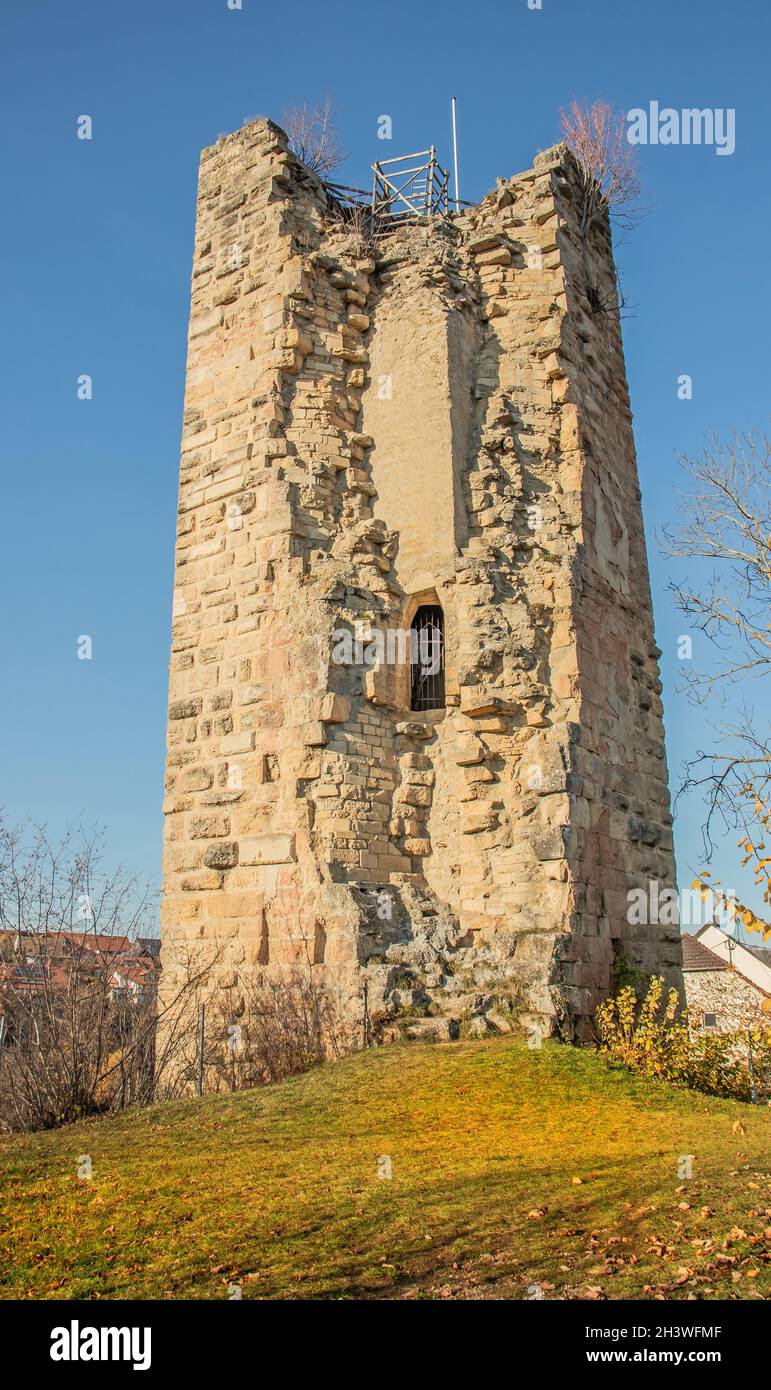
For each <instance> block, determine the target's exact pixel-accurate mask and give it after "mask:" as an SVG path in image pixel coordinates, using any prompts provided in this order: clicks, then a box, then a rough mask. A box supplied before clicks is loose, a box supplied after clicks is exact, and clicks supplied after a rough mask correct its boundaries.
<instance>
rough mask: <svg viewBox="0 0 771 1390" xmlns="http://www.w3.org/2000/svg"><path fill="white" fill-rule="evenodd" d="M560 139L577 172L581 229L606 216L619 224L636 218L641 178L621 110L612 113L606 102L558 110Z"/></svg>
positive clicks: (632, 221)
mask: <svg viewBox="0 0 771 1390" xmlns="http://www.w3.org/2000/svg"><path fill="white" fill-rule="evenodd" d="M560 116H561V118H562V138H563V140H564V141H565V144H566V145H567V146H568V149H570V150H571V151H572V153H573V154H574V155H575V158H576V161H577V163H578V167H579V170H580V173H581V190H582V206H581V220H580V230H581V233H582V235H584V236H585V235H586V233H587V232H588V231H589V229H590V227H591V226H592V225H594V224H596V223H599V222H602V221H604V219H605V217H611V218H613V220H614V221H616V222H617V223H618V224H619V225H621V226H626V227H629V226H631V225H633V224H634V222H636V221H637V219H638V218H639V216H640V210H639V209H638V208H635V207H634V203H635V202H636V201H637V199H638V198H639V196H640V192H641V187H642V184H641V180H640V172H639V165H638V160H637V154H636V152H635V150H634V148H633V147H632V146H631V145H630V144H629V141H628V140H627V132H626V121H625V117H624V114H623V112H614V110H613V108H612V107H611V106H609V105H608V103H607V102H605V101H595V102H594V103H593V104H592V105H591V106H586V105H581V104H580V103H579V102H577V101H575V100H574V101H572V102H571V103H570V109H569V110H568V111H564V110H560Z"/></svg>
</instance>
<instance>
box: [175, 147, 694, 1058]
mask: <svg viewBox="0 0 771 1390" xmlns="http://www.w3.org/2000/svg"><path fill="white" fill-rule="evenodd" d="M584 192H585V189H584V186H583V185H582V181H581V176H580V172H579V169H578V166H577V165H576V162H575V160H574V159H573V157H572V156H571V155H570V153H569V152H568V150H567V149H566V148H565V147H564V146H558V147H556V148H555V149H552V150H547V151H545V152H544V153H543V154H540V155H539V156H538V157H537V159H536V160H535V162H534V164H533V166H532V168H531V169H528V170H525V171H524V172H523V173H521V174H517V175H515V176H513V177H511V178H507V179H501V180H499V181H498V183H497V184H496V187H495V189H494V191H493V192H491V193H490V194H489V195H488V196H487V197H486V198H484V199H483V200H482V202H481V203H480V204H478V205H477V206H475V207H473V208H470V209H467V210H464V211H463V212H462V213H460V214H458V215H454V214H453V215H452V216H449V217H434V218H430V219H417V220H413V221H411V222H410V221H408V222H407V223H406V224H400V225H398V226H397V227H395V228H394V229H393V230H392V231H390V232H389V233H388V235H383V236H378V237H376V238H374V239H373V238H369V239H368V238H367V237H366V236H365V235H363V232H362V229H361V228H357V227H355V226H353V227H349V226H347V225H346V224H345V219H344V218H341V215H340V203H339V200H338V199H336V198H335V197H334V195H333V193H332V192H331V191H330V190H329V189H328V188H327V187H326V186H325V184H324V183H323V181H322V180H321V179H320V178H319V177H317V176H316V175H315V174H314V173H313V172H312V171H311V170H310V169H308V168H307V167H306V166H305V165H303V164H302V163H301V161H300V160H298V158H297V157H296V155H295V154H293V153H292V151H291V150H290V149H289V147H288V142H287V137H286V135H285V134H284V132H283V131H281V130H280V129H279V128H278V127H277V126H275V125H273V124H272V123H271V122H269V121H258V122H255V123H253V124H250V125H247V126H245V127H244V128H243V129H242V130H240V131H237V132H236V133H235V134H233V135H231V136H228V137H226V138H225V139H223V140H220V141H218V142H217V144H216V145H215V146H213V147H212V148H211V149H209V150H206V151H204V153H203V156H202V160H201V172H200V181H199V194H198V208H197V220H196V245H195V255H194V273H193V287H192V302H191V319H190V336H189V349H188V366H187V386H186V400H185V413H184V430H183V440H182V458H181V468H180V489H179V521H178V533H177V548H176V571H175V588H174V620H173V630H172V654H171V669H170V693H169V724H168V753H167V768H166V799H165V803H164V809H165V812H166V818H165V819H166V827H165V859H164V901H163V908H162V924H163V926H162V935H163V948H162V955H163V966H164V972H163V981H164V983H163V984H162V990H165V989H172V990H173V989H174V988H175V973H176V971H177V961H178V959H179V958H180V957H182V956H183V955H184V951H185V949H186V948H187V947H188V946H189V944H190V943H191V942H197V943H211V942H214V941H216V942H217V943H223V955H222V960H221V964H220V966H219V968H218V975H217V979H216V981H215V985H216V989H217V990H218V991H226V992H227V991H230V992H231V997H232V1009H231V1013H232V1018H233V1022H234V1023H236V1022H237V1019H238V1015H239V1010H240V1008H241V1004H242V999H241V991H240V988H239V980H241V979H243V977H244V974H245V973H246V972H248V971H249V970H250V969H252V968H254V969H259V970H261V971H265V972H267V973H268V974H269V975H276V976H280V975H281V974H282V972H286V971H291V970H293V969H296V968H297V967H298V966H301V967H302V968H303V969H305V968H307V969H308V970H309V971H311V972H312V975H313V978H314V981H315V982H316V983H317V984H318V986H319V987H320V988H322V989H324V990H326V991H327V992H328V994H329V997H330V999H332V1001H333V1003H334V1007H335V1010H336V1014H337V1016H338V1019H339V1020H340V1022H341V1024H342V1026H343V1027H344V1028H346V1029H347V1030H348V1032H349V1035H350V1038H351V1041H355V1040H357V1039H360V1038H361V1037H362V1036H363V1034H364V1032H365V1030H366V1029H368V1028H369V1027H372V1028H373V1029H374V1030H375V1033H376V1034H377V1031H378V1030H380V1033H381V1034H382V1035H383V1036H387V1035H388V1034H389V1030H390V1028H391V1025H392V1023H393V1019H394V1015H395V1014H400V1015H402V1016H405V1015H410V1014H411V1015H412V1027H413V1030H415V1029H417V1031H421V1030H423V1031H425V1032H426V1033H429V1032H433V1033H434V1034H435V1035H438V1036H441V1035H442V1032H443V1030H446V1032H445V1035H446V1036H453V1035H454V1034H456V1033H463V1032H466V1031H470V1030H472V1031H476V1032H480V1033H481V1032H484V1031H486V1030H488V1027H489V1028H497V1029H498V1031H502V1027H501V1021H502V1023H503V1025H504V1026H505V1025H506V1024H507V1023H508V1022H509V1021H510V1020H511V1019H513V1018H516V1019H517V1021H518V1022H520V1023H522V1024H524V1025H525V1026H526V1027H534V1026H538V1027H540V1028H542V1029H543V1030H544V1031H549V1030H559V1031H560V1032H561V1033H562V1035H563V1036H565V1037H568V1038H573V1039H582V1038H586V1037H590V1036H591V1019H592V1016H593V1013H594V1010H595V1008H596V1006H597V1005H598V1003H599V1002H600V1001H601V1000H602V999H603V998H605V997H606V996H607V994H608V993H609V991H610V988H611V981H612V973H613V968H614V960H615V959H616V956H617V946H618V945H619V943H620V944H621V946H623V949H624V953H625V955H626V956H627V957H628V959H629V962H630V965H631V966H632V967H633V968H634V969H636V970H637V971H639V972H640V974H641V976H642V977H649V976H650V975H652V974H661V975H663V976H664V977H665V978H666V980H667V983H668V984H672V985H674V986H675V987H679V986H680V984H681V979H680V946H679V933H678V932H677V930H676V928H672V927H667V926H664V925H661V924H658V923H647V922H646V923H642V922H641V923H636V924H631V923H630V922H629V921H628V920H627V894H628V892H629V891H630V889H632V888H636V887H638V886H639V885H640V884H646V883H648V882H649V881H651V880H655V881H656V882H658V883H659V884H660V885H661V886H662V888H664V887H667V886H670V885H673V884H674V881H675V870H674V859H673V852H672V829H671V816H670V811H669V797H668V785H667V768H666V757H665V750H664V740H663V725H662V703H661V683H660V679H659V672H658V656H659V652H658V648H657V647H656V646H655V643H654V637H653V621H652V613H651V603H650V592H649V583H648V570H647V560H646V549H645V538H644V534H643V525H642V515H641V509H640V495H639V487H638V479H637V470H636V463H635V455H634V442H633V436H632V429H631V412H630V407H629V400H628V393H627V386H626V375H625V368H624V360H623V350H622V344H621V334H620V324H619V316H618V309H617V306H616V296H615V269H614V263H613V255H612V245H611V234H610V227H609V224H608V221H607V218H606V217H604V216H603V217H597V218H594V219H592V221H591V225H589V226H586V227H584V226H583V225H582V218H581V214H580V208H581V206H582V199H583V195H584ZM598 295H599V297H600V299H601V301H602V304H603V305H607V306H609V307H607V308H606V309H604V310H603V312H601V313H599V312H597V310H596V303H595V300H596V298H597V296H598ZM429 610H430V611H431V612H433V613H437V612H439V613H441V616H442V623H441V629H442V633H443V652H444V670H443V672H442V676H443V683H442V684H443V693H442V698H443V701H444V703H443V705H442V706H441V707H436V708H431V709H428V710H426V709H419V708H412V694H411V692H412V683H411V681H410V671H409V669H407V667H406V666H405V664H404V663H402V664H400V663H399V662H398V661H396V662H394V661H390V660H389V659H388V658H387V657H386V658H385V659H382V658H378V659H376V660H374V661H364V662H357V661H355V660H354V661H353V662H345V661H343V662H339V661H336V660H335V657H334V653H335V651H336V650H337V641H336V638H337V636H338V635H339V633H340V632H341V631H344V632H348V633H350V635H351V638H352V639H353V647H354V649H355V647H356V640H357V639H362V640H363V643H364V646H365V647H368V646H369V644H371V645H372V647H373V649H375V650H377V651H380V652H382V651H385V652H386V653H387V652H388V650H389V644H388V640H387V639H388V637H389V635H393V634H394V633H396V634H400V635H402V636H405V635H407V636H408V635H409V634H410V632H411V631H412V630H413V624H414V623H415V622H419V616H420V614H421V612H422V613H423V614H425V613H426V612H427V611H429ZM378 639H380V640H378ZM492 1014H495V1015H497V1019H498V1022H496V1020H495V1019H494V1018H491V1015H492ZM437 1020H439V1021H437ZM441 1020H444V1022H441Z"/></svg>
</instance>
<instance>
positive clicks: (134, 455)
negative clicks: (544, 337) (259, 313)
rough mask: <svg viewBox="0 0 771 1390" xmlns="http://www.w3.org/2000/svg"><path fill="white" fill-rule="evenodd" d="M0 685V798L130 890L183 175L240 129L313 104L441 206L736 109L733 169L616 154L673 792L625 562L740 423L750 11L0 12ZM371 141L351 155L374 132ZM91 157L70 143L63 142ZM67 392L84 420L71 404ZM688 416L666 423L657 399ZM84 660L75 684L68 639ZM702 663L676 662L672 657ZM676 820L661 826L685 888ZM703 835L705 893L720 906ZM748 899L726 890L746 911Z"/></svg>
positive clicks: (752, 236) (750, 207) (146, 857)
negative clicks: (642, 116) (573, 134)
mask: <svg viewBox="0 0 771 1390" xmlns="http://www.w3.org/2000/svg"><path fill="white" fill-rule="evenodd" d="M0 37H1V38H2V46H3V49H4V51H5V54H6V59H7V75H6V77H5V79H4V83H3V88H2V95H1V96H0V105H1V107H2V112H1V114H2V119H1V120H0V130H1V132H2V141H3V146H4V148H3V166H4V171H5V172H4V188H5V193H6V200H5V215H4V218H3V220H2V224H1V226H0V237H1V238H2V255H3V265H4V269H5V275H4V286H3V308H4V315H3V318H4V324H5V330H4V341H5V347H6V353H5V360H4V366H3V372H2V377H1V382H2V387H1V389H2V393H3V397H4V400H3V422H4V428H3V433H2V442H1V443H0V450H1V454H2V465H3V487H2V506H1V508H0V516H1V520H0V543H1V549H0V554H1V555H2V561H1V562H0V563H1V564H2V572H3V592H4V595H5V602H4V603H3V605H2V614H1V615H0V623H1V624H2V650H3V655H4V661H3V679H2V682H1V683H0V702H1V703H2V708H1V709H0V731H1V732H0V739H1V740H2V760H1V763H0V766H1V767H2V784H0V804H3V805H4V806H5V809H6V812H7V813H8V814H9V815H10V816H11V818H12V819H16V818H19V817H21V816H24V815H27V814H29V815H33V816H35V817H37V818H40V819H46V820H48V822H49V823H50V825H51V826H52V827H53V828H54V829H55V830H59V829H61V828H63V827H64V826H65V825H66V824H68V823H70V822H72V821H75V820H78V819H80V818H83V819H84V820H85V821H86V822H88V823H98V824H102V825H104V826H105V827H106V828H107V840H108V844H109V847H110V854H111V857H112V858H113V859H114V860H116V861H117V860H120V861H122V862H124V863H125V864H126V866H127V867H128V868H130V869H132V870H136V871H138V872H140V873H142V874H145V875H148V876H149V877H151V878H153V879H157V877H158V872H159V864H160V846H161V798H162V772H163V754H164V734H165V702H166V670H167V659H168V642H169V631H170V608H171V582H172V559H173V536H174V517H175V509H176V488H177V463H178V448H179V435H180V423H181V412H182V393H183V384H184V359H185V340H186V331H187V312H188V294H189V278H190V263H191V254H192V242H193V222H194V211H195V187H196V172H197V163H198V156H199V151H200V149H201V148H202V147H203V146H205V145H209V144H211V143H212V142H213V141H214V140H215V139H216V138H217V136H218V135H219V134H224V133H226V132H228V131H231V130H233V129H235V128H236V127H238V126H239V125H241V124H242V123H243V121H244V120H245V119H247V118H249V117H253V116H256V115H270V116H272V117H273V118H274V119H277V120H279V121H280V119H281V116H282V113H283V112H284V110H285V109H286V108H287V107H289V106H291V105H293V104H295V103H300V102H302V101H304V100H308V101H309V102H314V101H316V100H318V99H319V98H321V97H322V96H324V95H326V94H328V95H329V96H330V97H331V98H332V99H333V101H334V103H335V105H336V107H337V109H338V111H339V114H340V126H341V132H342V138H343V143H344V146H345V148H346V149H347V150H348V151H349V152H350V153H349V158H348V160H347V162H346V164H345V166H344V168H343V169H342V170H341V172H340V174H339V175H338V177H339V178H340V179H342V181H344V182H351V183H358V184H361V183H362V182H363V181H366V180H367V176H368V169H369V165H370V162H371V161H372V160H373V159H375V158H383V157H385V156H386V155H387V154H400V153H404V152H409V151H412V150H414V149H422V148H425V147H426V146H427V145H429V144H430V143H431V142H435V143H436V144H437V146H438V147H439V153H440V157H442V156H443V157H444V160H445V162H448V163H449V158H450V115H449V101H450V96H451V95H452V94H453V93H454V94H455V95H456V97H457V98H458V112H459V137H460V166H461V185H462V186H461V192H462V195H463V196H464V197H465V198H469V199H475V198H477V197H480V196H482V195H483V194H484V193H485V192H486V191H487V190H488V188H489V187H490V186H492V184H493V183H494V181H495V178H496V176H497V175H510V174H512V173H514V172H516V171H518V170H520V169H523V168H526V167H527V166H528V165H529V164H530V163H531V161H532V158H533V156H534V154H535V153H536V151H537V150H538V149H539V148H540V149H543V148H546V147H547V146H549V145H551V144H553V143H554V142H555V140H556V139H557V138H558V134H559V115H558V113H559V108H560V106H566V105H567V104H568V103H569V101H570V100H571V98H572V97H574V96H575V97H577V98H579V99H582V100H583V99H586V100H594V99H595V98H597V97H602V98H604V99H605V100H607V101H609V102H611V103H612V104H613V105H614V106H615V107H617V108H619V109H621V110H629V109H631V108H633V107H647V105H648V103H649V102H650V101H651V100H658V101H659V102H660V103H661V104H662V105H669V106H672V107H675V108H677V109H680V108H683V107H694V106H698V107H705V106H709V107H721V108H726V107H733V108H735V111H736V150H735V153H734V154H733V155H732V156H730V157H720V156H718V155H716V153H715V150H714V148H709V147H701V148H698V147H694V146H658V147H643V148H641V149H640V162H641V168H642V173H643V177H644V179H645V183H646V201H647V202H648V204H649V212H648V215H647V216H646V218H645V219H644V220H643V221H642V223H641V224H640V226H639V228H638V229H637V230H636V231H635V232H633V233H632V234H630V235H628V236H626V237H625V238H624V239H623V240H622V241H621V242H620V243H617V255H618V259H619V262H620V267H621V275H622V281H623V285H624V289H625V292H626V295H627V298H628V300H629V306H630V307H629V310H628V316H627V318H626V319H625V325H624V328H625V349H626V356H627V365H628V372H629V381H630V389H631V396H632V405H633V409H634V413H635V432H636V440H637V448H638V454H639V462H640V472H641V481H642V488H643V497H644V506H645V515H646V523H647V527H648V534H649V546H650V553H651V568H652V579H653V589H654V605H655V612H656V627H657V637H658V641H659V645H660V646H661V647H662V648H663V652H664V656H663V660H662V666H663V675H664V682H665V690H664V698H665V718H666V726H667V741H668V749H669V759H670V767H671V770H672V781H673V786H676V784H677V776H678V767H679V765H680V764H681V762H682V760H683V759H684V758H685V757H687V756H688V755H689V754H692V753H693V751H694V750H695V748H697V747H698V746H700V745H705V744H706V743H707V742H708V735H707V734H706V733H705V732H704V731H703V723H702V716H701V715H700V714H699V713H698V712H697V713H694V710H693V709H692V707H691V706H690V705H689V704H688V702H687V700H686V698H685V696H684V695H683V694H678V693H677V690H676V685H677V669H678V661H677V656H676V650H675V647H676V640H677V637H678V635H679V634H681V633H682V632H684V631H687V628H685V627H684V620H683V618H682V617H681V616H680V615H678V614H677V613H676V611H675V610H674V609H673V606H672V602H671V599H670V597H669V595H668V593H667V591H666V580H667V564H668V562H665V561H664V560H663V559H662V558H661V557H660V556H659V555H658V553H657V550H656V546H655V543H654V540H653V534H654V530H655V528H656V527H659V526H661V525H662V524H664V523H666V522H667V521H669V520H671V519H672V511H673V490H674V487H675V484H676V469H675V459H676V455H677V453H678V452H679V451H681V450H688V451H690V452H698V451H699V449H700V448H701V445H702V442H703V439H704V435H705V432H706V431H707V430H712V429H714V430H717V431H718V432H721V433H730V432H731V431H733V430H734V429H745V428H747V427H752V426H755V427H758V426H759V427H763V426H764V424H765V423H766V421H767V418H768V405H767V396H766V394H765V386H766V380H767V375H768V348H767V335H768V324H769V321H770V320H771V313H770V312H769V310H770V309H771V305H769V276H768V272H767V250H766V242H767V228H768V225H769V217H770V215H771V184H770V183H769V180H768V177H767V169H768V149H767V138H768V96H767V93H768V54H769V50H770V49H771V22H770V21H769V9H768V7H767V5H766V3H765V0H753V3H750V0H732V3H731V4H730V5H728V4H723V3H719V2H718V0H680V2H679V3H677V0H646V3H645V4H644V5H635V6H632V5H629V4H626V3H622V0H587V2H586V3H581V0H543V3H542V8H541V9H540V10H531V9H530V8H529V7H528V4H527V0H496V2H495V3H493V0H480V3H476V4H474V5H469V4H468V3H456V0H446V3H444V4H434V3H421V4H415V3H412V4H405V3H402V2H401V0H389V3H387V4H361V3H353V0H328V3H325V4H324V5H319V4H312V3H309V0H295V3H293V4H292V5H284V6H275V5H266V4H265V3H264V0H242V9H241V10H231V9H229V8H228V5H227V0H162V3H160V2H159V0H131V3H118V0H79V3H77V4H76V3H67V0H3V7H2V19H1V20H0ZM384 113H385V114H389V115H390V116H391V117H392V121H393V140H392V143H391V146H390V147H389V146H384V142H382V141H379V140H378V139H377V121H378V117H379V116H380V115H382V114H384ZM83 114H88V115H90V116H91V117H92V119H93V139H92V140H91V141H81V140H78V139H77V138H76V121H77V118H78V116H80V115H83ZM82 373H88V374H90V375H91V376H92V377H93V383H94V397H93V400H90V401H80V400H78V399H77V396H76V381H77V378H78V376H80V375H81V374H82ZM682 373H688V374H689V375H691V376H692V378H693V399H692V400H691V401H680V400H678V398H677V392H676V384H677V377H678V376H679V375H680V374H682ZM84 633H86V634H89V635H90V636H91V637H92V639H93V644H94V654H93V659H92V660H91V661H79V660H78V659H77V657H76V642H77V638H78V636H79V635H81V634H84ZM700 650H703V652H704V660H705V662H706V660H707V658H708V652H707V650H706V649H700V645H699V642H698V641H697V642H696V645H695V652H694V658H695V662H696V664H698V663H699V656H700ZM700 821H701V807H700V805H699V804H698V802H695V801H694V802H691V803H690V804H686V805H683V806H682V807H681V810H680V815H679V819H678V823H677V826H676V842H677V849H678V859H679V865H680V873H681V878H682V880H683V881H684V882H686V881H687V880H688V879H690V871H691V869H692V868H693V867H695V866H696V865H698V863H699V862H700V857H699V843H700V841H699V825H700ZM735 863H736V859H735V857H734V854H733V850H732V848H731V842H730V841H729V842H728V844H727V846H726V849H725V853H724V857H723V859H722V860H721V862H720V869H721V874H719V875H718V876H719V877H720V876H722V877H723V879H724V881H729V880H731V881H732V882H734V886H736V888H737V891H739V894H740V896H741V893H742V890H745V889H746V888H747V885H746V882H743V881H742V880H741V879H740V878H738V877H736V876H734V878H733V879H732V871H733V868H734V866H735ZM747 896H748V897H749V896H750V895H749V892H747Z"/></svg>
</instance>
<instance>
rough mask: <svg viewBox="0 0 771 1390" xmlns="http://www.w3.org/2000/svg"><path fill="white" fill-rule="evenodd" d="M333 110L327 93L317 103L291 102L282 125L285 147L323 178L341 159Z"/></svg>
mask: <svg viewBox="0 0 771 1390" xmlns="http://www.w3.org/2000/svg"><path fill="white" fill-rule="evenodd" d="M336 120H337V117H336V113H335V111H334V109H333V107H332V102H331V101H330V98H329V97H324V99H323V100H322V101H321V102H319V104H318V106H314V107H309V106H308V105H307V104H306V103H305V102H303V104H302V106H292V107H291V108H290V109H289V110H288V111H285V112H284V117H283V125H284V129H285V130H286V133H287V135H288V136H289V148H290V149H291V150H292V151H293V152H294V153H295V154H296V155H297V158H298V159H301V160H302V162H303V164H305V165H307V167H308V168H309V169H312V170H313V172H314V173H315V174H318V175H319V176H320V177H321V178H327V177H328V175H329V174H331V173H332V172H333V170H335V169H337V168H338V166H339V165H340V164H342V162H343V160H344V159H345V154H344V153H343V150H342V148H341V145H340V136H339V134H338V130H337V124H336Z"/></svg>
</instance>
